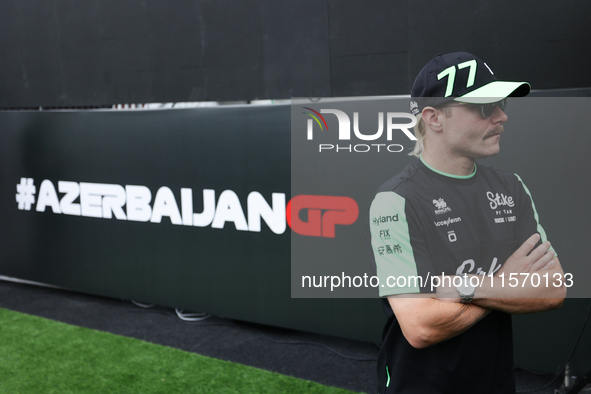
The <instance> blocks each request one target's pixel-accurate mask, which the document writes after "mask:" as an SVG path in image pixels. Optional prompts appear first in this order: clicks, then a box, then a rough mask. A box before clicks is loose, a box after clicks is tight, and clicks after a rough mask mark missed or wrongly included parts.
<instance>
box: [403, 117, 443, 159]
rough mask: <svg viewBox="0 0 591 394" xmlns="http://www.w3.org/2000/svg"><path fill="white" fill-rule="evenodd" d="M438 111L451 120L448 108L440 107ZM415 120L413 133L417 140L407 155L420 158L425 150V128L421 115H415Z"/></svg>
mask: <svg viewBox="0 0 591 394" xmlns="http://www.w3.org/2000/svg"><path fill="white" fill-rule="evenodd" d="M436 109H437V108H436ZM439 109H440V110H441V111H443V113H444V114H445V117H446V118H451V116H452V114H453V112H452V110H451V108H450V107H441V108H439ZM415 118H417V124H416V125H415V127H414V129H413V131H414V133H415V137H416V138H417V140H416V141H415V148H414V149H413V151H412V152H410V153H409V154H408V155H409V156H416V157H420V156H421V155H422V154H423V151H424V150H425V143H426V141H425V139H426V137H427V126H425V121H424V120H423V115H422V113H420V114H418V115H415Z"/></svg>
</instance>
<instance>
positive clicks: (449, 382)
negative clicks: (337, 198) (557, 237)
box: [366, 159, 546, 394]
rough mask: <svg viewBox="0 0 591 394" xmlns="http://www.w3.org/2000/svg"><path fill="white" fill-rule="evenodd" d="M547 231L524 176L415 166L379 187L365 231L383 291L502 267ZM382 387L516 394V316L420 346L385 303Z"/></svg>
mask: <svg viewBox="0 0 591 394" xmlns="http://www.w3.org/2000/svg"><path fill="white" fill-rule="evenodd" d="M536 232H537V233H540V235H541V238H542V239H541V241H540V242H543V241H545V240H546V234H545V232H544V230H543V228H542V227H541V226H540V224H539V220H538V215H537V213H536V210H535V206H534V204H533V200H532V199H531V195H530V193H529V191H528V189H527V188H526V187H525V185H524V184H523V182H522V181H521V179H520V178H519V176H517V175H516V174H513V173H509V172H505V171H499V170H495V169H492V168H489V167H484V166H480V165H478V166H477V167H475V170H474V173H473V174H471V175H468V176H464V177H459V176H453V175H449V174H445V173H442V172H440V171H437V170H435V169H434V168H431V167H429V166H427V165H426V164H425V163H424V162H423V161H422V159H421V160H415V161H413V162H412V163H411V164H409V165H408V166H407V167H406V168H405V169H404V170H403V171H402V172H401V173H399V174H398V175H396V176H395V177H394V178H392V179H390V180H388V181H387V182H385V183H384V184H383V185H382V186H381V187H380V188H379V189H378V191H377V193H376V196H375V198H374V200H373V202H372V205H371V208H370V211H369V221H368V235H369V236H368V237H367V238H366V244H367V247H368V250H370V254H371V258H372V260H373V263H374V264H373V266H374V267H375V269H376V274H377V276H378V278H379V279H380V285H379V292H380V296H381V297H387V296H389V295H395V294H409V293H433V292H435V290H436V289H435V288H434V287H433V286H431V285H432V284H435V283H436V282H432V281H433V279H432V278H433V276H439V275H442V274H446V275H460V274H464V273H466V274H477V275H483V276H484V275H488V274H493V275H494V273H496V272H497V271H498V270H499V269H500V268H501V267H502V265H503V263H504V262H505V261H506V260H507V258H508V257H509V256H510V255H511V254H512V253H513V252H514V251H515V250H516V249H517V248H518V247H519V246H520V245H521V244H522V243H523V242H524V241H525V240H526V239H528V238H529V237H530V236H531V235H532V234H534V233H536ZM382 302H383V305H384V310H385V311H386V314H387V315H388V321H387V323H386V326H385V327H384V332H383V338H382V339H383V344H382V350H381V352H380V356H379V360H378V378H379V379H378V380H379V382H378V392H379V393H397V394H398V393H412V394H416V393H453V394H458V393H513V392H515V378H514V370H513V341H512V328H511V316H510V315H509V314H506V313H502V312H497V311H494V312H492V313H490V314H489V315H487V316H486V317H485V318H484V319H482V320H481V321H479V322H478V323H476V324H475V325H474V326H473V327H471V328H470V329H469V330H467V331H465V332H464V333H462V334H460V335H458V336H456V337H453V338H451V339H448V340H446V341H444V342H441V343H439V344H436V345H433V346H430V347H428V348H425V349H415V348H413V347H412V346H411V345H410V344H409V343H408V341H407V340H406V338H405V337H404V335H403V334H402V331H401V330H400V326H399V324H398V322H397V321H396V317H395V316H394V314H393V312H392V309H391V308H390V306H389V304H388V302H387V299H386V298H382Z"/></svg>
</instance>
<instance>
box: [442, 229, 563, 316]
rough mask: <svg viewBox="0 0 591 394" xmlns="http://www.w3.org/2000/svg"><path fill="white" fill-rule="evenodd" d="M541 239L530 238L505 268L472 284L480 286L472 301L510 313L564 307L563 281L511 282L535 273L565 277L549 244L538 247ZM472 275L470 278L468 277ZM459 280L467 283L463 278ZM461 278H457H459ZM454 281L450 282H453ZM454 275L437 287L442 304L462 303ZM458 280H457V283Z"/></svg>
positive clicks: (550, 276) (508, 261) (533, 236)
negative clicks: (512, 278) (535, 284)
mask: <svg viewBox="0 0 591 394" xmlns="http://www.w3.org/2000/svg"><path fill="white" fill-rule="evenodd" d="M539 240H540V235H539V234H534V235H532V236H531V237H529V238H528V239H527V240H526V241H525V242H524V243H523V244H522V245H521V246H520V247H519V248H518V249H517V250H516V251H515V252H513V254H512V255H511V256H510V257H509V258H508V259H507V261H506V262H505V264H503V267H502V268H501V269H500V270H499V271H498V272H497V273H496V274H495V275H494V276H493V277H491V276H481V277H478V280H475V279H474V280H473V281H470V283H478V286H476V287H475V293H474V298H473V300H472V302H473V303H474V304H476V305H480V306H483V307H486V308H490V309H497V310H500V311H503V312H507V313H531V312H542V311H546V310H551V309H556V308H559V307H560V306H561V305H562V302H563V301H564V298H565V297H566V287H565V286H564V281H561V282H558V283H559V285H558V286H557V285H556V284H557V282H556V281H554V280H551V281H548V282H547V283H548V286H546V283H544V281H541V282H539V283H538V285H539V286H534V285H533V284H532V281H528V280H527V279H523V280H524V282H519V283H518V285H517V286H513V285H512V284H513V283H514V282H510V281H509V279H510V278H511V277H512V276H513V275H514V274H517V275H516V276H515V277H516V278H520V279H521V278H524V276H525V278H527V277H529V276H528V275H520V274H533V273H539V275H544V276H545V275H547V277H548V278H555V275H556V274H558V275H560V276H561V277H562V276H563V275H564V272H563V271H562V266H561V265H560V261H559V260H558V258H557V257H556V254H555V253H554V251H553V250H549V249H550V242H548V241H546V242H544V243H542V244H541V245H539V246H538V247H536V244H537V243H538V242H539ZM472 276H473V275H470V276H468V278H470V277H472ZM459 278H461V279H462V281H464V280H466V278H464V277H463V276H460V277H459ZM459 278H458V279H459ZM450 279H451V280H450ZM453 279H454V276H451V277H447V278H445V280H444V279H443V278H441V281H440V282H439V283H440V286H439V287H437V290H436V296H437V298H438V299H439V300H440V301H443V302H452V303H454V302H455V303H459V302H460V295H459V293H458V291H457V289H456V287H455V286H454V285H453ZM458 279H456V281H458Z"/></svg>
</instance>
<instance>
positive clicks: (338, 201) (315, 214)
mask: <svg viewBox="0 0 591 394" xmlns="http://www.w3.org/2000/svg"><path fill="white" fill-rule="evenodd" d="M302 211H307V213H308V221H307V222H305V221H303V220H302V219H301V218H300V212H302ZM358 216H359V207H358V205H357V203H356V202H355V200H353V199H352V198H351V197H340V196H312V195H306V194H302V195H299V196H295V197H293V198H292V199H291V201H289V203H288V204H287V224H288V225H289V227H291V229H292V230H293V231H294V232H295V233H297V234H300V235H307V236H311V237H326V238H334V237H335V227H336V225H337V224H341V225H349V224H353V223H355V221H356V220H357V217H358Z"/></svg>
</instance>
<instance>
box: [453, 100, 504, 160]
mask: <svg viewBox="0 0 591 394" xmlns="http://www.w3.org/2000/svg"><path fill="white" fill-rule="evenodd" d="M448 111H451V116H450V117H444V119H443V122H444V123H443V132H444V137H445V138H444V143H445V144H446V150H447V151H448V153H449V154H451V155H452V156H454V157H458V156H460V157H469V158H472V159H478V158H483V157H489V156H493V155H496V154H497V153H499V150H500V146H499V141H500V139H501V135H500V134H501V133H502V132H503V123H505V122H506V121H507V119H508V118H507V115H506V114H505V112H503V110H501V108H499V107H498V106H497V107H495V109H494V111H493V113H492V115H491V116H490V117H488V118H484V117H483V116H482V114H481V110H480V107H479V106H477V105H471V104H465V105H464V104H456V105H452V106H450V108H449V109H448Z"/></svg>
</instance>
